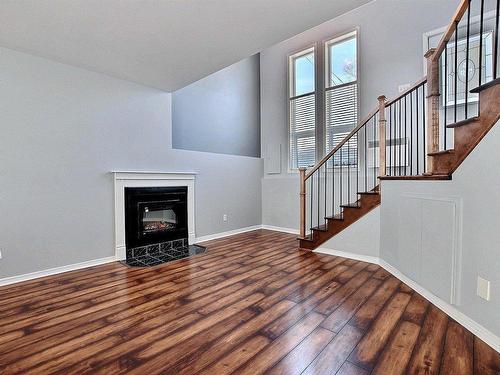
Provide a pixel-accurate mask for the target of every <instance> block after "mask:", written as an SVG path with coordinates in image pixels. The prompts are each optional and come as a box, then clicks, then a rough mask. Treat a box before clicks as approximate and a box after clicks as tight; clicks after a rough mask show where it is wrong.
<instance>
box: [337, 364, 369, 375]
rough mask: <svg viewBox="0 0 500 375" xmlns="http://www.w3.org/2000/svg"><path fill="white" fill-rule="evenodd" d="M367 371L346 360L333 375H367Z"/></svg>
mask: <svg viewBox="0 0 500 375" xmlns="http://www.w3.org/2000/svg"><path fill="white" fill-rule="evenodd" d="M368 374H369V372H368V371H366V370H364V369H362V368H361V367H358V366H356V365H353V364H352V363H351V362H349V361H346V362H344V364H343V365H342V367H341V368H340V369H339V371H338V372H337V373H336V374H335V375H368Z"/></svg>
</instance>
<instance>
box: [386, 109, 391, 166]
mask: <svg viewBox="0 0 500 375" xmlns="http://www.w3.org/2000/svg"><path fill="white" fill-rule="evenodd" d="M391 138H392V105H390V106H389V142H387V145H388V146H389V176H392V173H391V165H392V144H391Z"/></svg>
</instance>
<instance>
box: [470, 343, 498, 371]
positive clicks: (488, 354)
mask: <svg viewBox="0 0 500 375" xmlns="http://www.w3.org/2000/svg"><path fill="white" fill-rule="evenodd" d="M474 373H475V374H476V375H500V353H499V352H496V351H495V350H493V349H492V348H491V347H489V346H488V345H487V344H486V343H485V342H484V341H483V340H481V339H479V338H477V337H474Z"/></svg>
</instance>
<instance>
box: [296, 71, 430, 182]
mask: <svg viewBox="0 0 500 375" xmlns="http://www.w3.org/2000/svg"><path fill="white" fill-rule="evenodd" d="M426 81H427V77H423V78H421V79H420V80H418V81H417V82H415V83H414V84H413V85H412V86H411V87H410V88H409V89H408V90H406V91H405V92H403V93H402V94H401V95H398V96H397V97H396V98H394V99H391V100H389V101H387V102H386V104H385V106H386V107H388V106H389V105H390V104H392V103H394V102H396V101H398V100H399V99H401V98H402V97H403V96H405V95H406V94H408V93H409V92H411V91H413V90H415V89H416V88H417V87H419V86H421V85H423V84H424V83H425V82H426ZM377 112H379V106H377V108H375V109H374V110H372V111H371V112H370V113H368V115H366V116H365V117H364V118H363V119H362V120H361V121H360V122H359V123H358V125H357V126H356V127H355V128H354V129H353V130H352V131H351V132H350V133H349V134H348V135H347V136H346V137H345V138H344V139H343V140H342V141H340V143H338V144H337V146H335V147H334V148H333V150H331V151H330V152H329V153H328V154H326V156H325V157H323V159H321V160H320V161H319V162H318V163H317V164H316V165H315V166H314V167H313V168H312V169H311V170H310V171H308V172H307V173H306V174H305V179H304V181H307V180H308V179H309V178H310V177H311V176H312V175H313V174H314V172H316V171H317V170H318V169H319V168H320V167H321V166H322V165H323V164H325V163H326V162H327V161H328V160H329V159H330V158H331V157H332V156H333V155H334V154H335V153H336V152H337V151H338V150H339V149H340V148H342V146H344V145H345V144H346V143H347V142H348V141H349V139H351V138H352V137H353V136H354V135H355V134H356V133H357V132H358V131H359V130H360V129H361V128H362V127H363V126H365V125H366V123H367V122H368V121H369V120H370V119H371V118H372V117H373V116H375V115H376V114H377Z"/></svg>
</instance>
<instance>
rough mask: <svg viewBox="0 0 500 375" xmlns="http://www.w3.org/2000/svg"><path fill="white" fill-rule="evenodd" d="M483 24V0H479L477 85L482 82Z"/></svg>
mask: <svg viewBox="0 0 500 375" xmlns="http://www.w3.org/2000/svg"><path fill="white" fill-rule="evenodd" d="M483 26H484V0H481V18H480V21H479V86H481V84H482V83H483Z"/></svg>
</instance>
